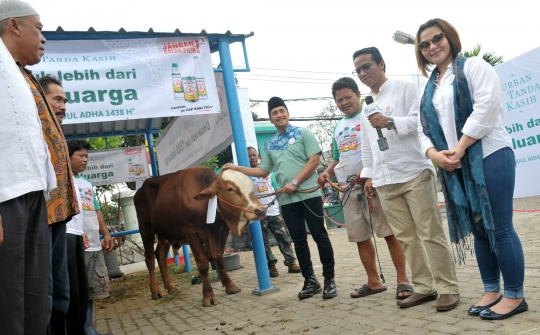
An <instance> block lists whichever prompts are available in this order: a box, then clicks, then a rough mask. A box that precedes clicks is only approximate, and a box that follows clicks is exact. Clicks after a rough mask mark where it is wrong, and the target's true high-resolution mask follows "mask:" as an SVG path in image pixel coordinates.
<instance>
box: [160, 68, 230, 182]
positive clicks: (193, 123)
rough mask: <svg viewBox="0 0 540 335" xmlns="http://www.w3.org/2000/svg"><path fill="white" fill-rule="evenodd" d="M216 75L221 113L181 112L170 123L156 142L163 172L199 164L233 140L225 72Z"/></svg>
mask: <svg viewBox="0 0 540 335" xmlns="http://www.w3.org/2000/svg"><path fill="white" fill-rule="evenodd" d="M215 79H216V83H217V85H216V86H217V91H218V96H219V101H220V104H221V106H222V108H221V113H219V114H210V115H200V116H199V115H197V116H195V115H190V116H180V117H177V118H176V119H174V120H173V121H172V122H171V123H169V125H168V126H167V128H166V129H165V130H164V131H163V134H161V136H160V138H159V140H158V141H157V143H156V151H157V156H158V163H159V174H160V175H164V174H167V173H172V172H176V171H178V170H183V169H186V168H188V167H191V166H198V165H200V164H202V163H204V162H206V161H207V160H208V159H210V158H212V157H213V156H215V155H217V154H219V153H220V152H221V151H223V150H225V149H226V148H227V147H228V146H229V145H230V144H231V143H232V141H233V139H232V138H233V137H232V128H231V121H230V117H229V108H228V106H227V96H226V95H225V85H224V84H223V74H221V73H216V74H215Z"/></svg>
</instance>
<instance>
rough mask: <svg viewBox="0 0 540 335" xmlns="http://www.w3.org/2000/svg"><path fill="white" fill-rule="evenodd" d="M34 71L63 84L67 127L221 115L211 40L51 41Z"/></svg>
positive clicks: (171, 38)
mask: <svg viewBox="0 0 540 335" xmlns="http://www.w3.org/2000/svg"><path fill="white" fill-rule="evenodd" d="M31 69H32V72H33V73H34V75H35V76H36V77H38V78H39V77H41V76H43V75H46V74H51V75H54V76H56V77H58V78H59V79H60V80H61V81H62V85H63V87H64V90H65V91H66V97H67V99H68V104H69V106H68V107H67V113H66V116H65V118H64V124H71V123H87V122H102V121H114V120H126V119H142V118H154V117H162V116H179V115H190V114H194V115H196V114H208V113H219V111H220V105H219V100H218V95H217V91H216V83H215V79H214V70H213V67H212V60H211V58H210V46H209V43H208V40H207V38H206V37H205V36H192V37H169V38H144V39H123V40H81V41H48V42H47V44H46V46H45V55H44V56H43V58H42V59H41V62H40V63H39V64H37V65H35V66H32V67H31Z"/></svg>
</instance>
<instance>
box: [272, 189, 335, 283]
mask: <svg viewBox="0 0 540 335" xmlns="http://www.w3.org/2000/svg"><path fill="white" fill-rule="evenodd" d="M308 207H309V208H308ZM281 215H283V219H284V220H285V224H286V225H287V228H288V229H289V233H290V234H291V239H292V240H293V242H294V251H296V258H298V263H299V264H300V269H302V276H304V278H307V277H309V276H312V275H313V264H312V263H311V254H310V251H309V245H308V242H307V232H306V226H305V224H304V222H306V223H307V225H308V228H309V231H310V233H311V236H312V237H313V240H314V241H315V243H317V248H318V249H319V258H320V260H321V263H322V265H323V276H324V277H325V278H334V249H333V248H332V243H331V242H330V239H329V238H328V232H327V231H326V229H325V228H324V219H323V206H322V200H321V197H316V198H311V199H308V200H304V201H303V202H302V201H299V202H295V203H292V204H287V205H282V206H281Z"/></svg>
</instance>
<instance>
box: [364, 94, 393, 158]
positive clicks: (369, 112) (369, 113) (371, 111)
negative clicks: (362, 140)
mask: <svg viewBox="0 0 540 335" xmlns="http://www.w3.org/2000/svg"><path fill="white" fill-rule="evenodd" d="M372 104H373V97H372V96H367V97H366V105H368V108H366V110H365V111H364V113H365V115H366V117H367V118H368V120H370V119H371V118H372V117H379V116H383V115H382V113H381V111H380V109H379V107H378V106H377V105H372ZM377 114H378V115H377ZM390 120H391V119H390ZM375 129H377V134H378V135H379V139H378V140H377V143H378V144H379V150H381V151H386V150H388V149H389V147H388V141H387V140H386V137H384V136H383V134H382V131H381V128H375Z"/></svg>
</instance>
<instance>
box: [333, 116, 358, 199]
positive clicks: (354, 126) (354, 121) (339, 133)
mask: <svg viewBox="0 0 540 335" xmlns="http://www.w3.org/2000/svg"><path fill="white" fill-rule="evenodd" d="M361 114H362V112H361V111H360V112H358V113H357V114H355V115H353V116H351V117H348V116H346V117H344V118H343V119H341V120H340V121H339V122H338V123H337V124H336V126H335V127H334V138H333V140H332V145H333V152H334V154H333V155H332V156H333V157H332V158H334V159H335V160H339V163H338V164H337V165H336V167H335V168H334V173H335V175H336V178H337V181H338V184H339V185H340V186H344V185H346V184H347V177H348V176H350V175H355V174H357V173H358V171H360V170H362V167H363V165H362V151H361V146H362V136H361V131H362V125H361V123H362V120H361ZM360 187H361V186H360V185H359V184H356V185H354V186H353V189H357V188H360Z"/></svg>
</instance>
